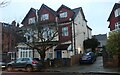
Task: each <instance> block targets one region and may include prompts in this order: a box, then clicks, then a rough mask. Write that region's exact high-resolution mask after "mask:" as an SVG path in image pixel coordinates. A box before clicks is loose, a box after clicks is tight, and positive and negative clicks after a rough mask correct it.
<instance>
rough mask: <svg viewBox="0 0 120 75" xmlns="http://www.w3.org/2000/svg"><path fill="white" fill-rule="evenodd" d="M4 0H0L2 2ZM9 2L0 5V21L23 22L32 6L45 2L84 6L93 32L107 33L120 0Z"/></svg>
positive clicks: (54, 4) (17, 0) (54, 5)
mask: <svg viewBox="0 0 120 75" xmlns="http://www.w3.org/2000/svg"><path fill="white" fill-rule="evenodd" d="M1 1H3V0H0V2H1ZM5 1H8V2H9V3H8V4H7V6H6V7H3V8H2V7H0V22H5V23H11V22H12V21H13V20H16V21H17V22H18V23H21V21H22V20H23V18H24V17H25V15H26V14H27V13H28V11H29V10H30V8H31V7H33V8H35V9H40V7H41V5H42V4H43V3H44V4H46V5H47V6H49V7H50V8H52V9H53V10H55V11H56V10H57V9H58V8H59V7H60V6H61V5H62V4H64V5H66V6H68V7H69V8H71V9H74V8H77V7H82V8H83V12H84V15H85V18H86V19H87V21H88V23H87V24H88V26H89V27H91V28H92V34H93V35H97V34H106V33H108V32H109V29H108V25H109V23H108V22H107V19H108V17H109V15H110V12H111V10H112V8H113V6H114V4H115V3H117V2H119V0H5Z"/></svg>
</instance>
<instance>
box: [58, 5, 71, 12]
mask: <svg viewBox="0 0 120 75" xmlns="http://www.w3.org/2000/svg"><path fill="white" fill-rule="evenodd" d="M62 8H66V9H68V10H71V11H72V9H71V8H69V7H67V6H65V5H63V4H62V5H61V6H60V8H59V9H58V10H57V12H58V11H60V10H61V9H62Z"/></svg>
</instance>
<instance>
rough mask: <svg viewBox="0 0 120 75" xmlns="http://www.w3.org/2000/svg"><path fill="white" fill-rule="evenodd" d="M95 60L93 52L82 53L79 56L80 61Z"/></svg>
mask: <svg viewBox="0 0 120 75" xmlns="http://www.w3.org/2000/svg"><path fill="white" fill-rule="evenodd" d="M95 60H96V55H95V53H93V52H87V53H84V54H83V55H82V56H81V58H80V63H91V64H92V63H94V62H95Z"/></svg>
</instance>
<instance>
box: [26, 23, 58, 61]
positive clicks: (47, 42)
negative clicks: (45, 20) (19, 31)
mask: <svg viewBox="0 0 120 75" xmlns="http://www.w3.org/2000/svg"><path fill="white" fill-rule="evenodd" d="M24 33H25V37H26V39H27V42H26V43H25V44H26V45H28V46H29V47H30V48H32V49H33V50H37V51H38V53H39V54H40V57H41V60H44V59H45V56H46V54H45V52H46V51H47V50H49V49H51V48H52V47H53V46H55V45H57V44H58V40H57V39H58V33H59V32H58V26H57V24H56V23H55V24H52V25H36V26H32V27H29V28H25V29H24Z"/></svg>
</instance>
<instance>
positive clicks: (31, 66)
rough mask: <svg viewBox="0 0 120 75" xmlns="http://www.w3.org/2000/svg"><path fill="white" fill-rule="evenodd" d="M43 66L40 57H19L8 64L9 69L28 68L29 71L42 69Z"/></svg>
mask: <svg viewBox="0 0 120 75" xmlns="http://www.w3.org/2000/svg"><path fill="white" fill-rule="evenodd" d="M42 67H43V64H42V62H41V61H40V60H39V59H38V58H19V59H17V60H15V61H11V62H9V63H8V64H7V66H6V69H7V71H12V70H14V69H17V70H26V71H27V72H31V71H35V70H40V69H41V68H42Z"/></svg>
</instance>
